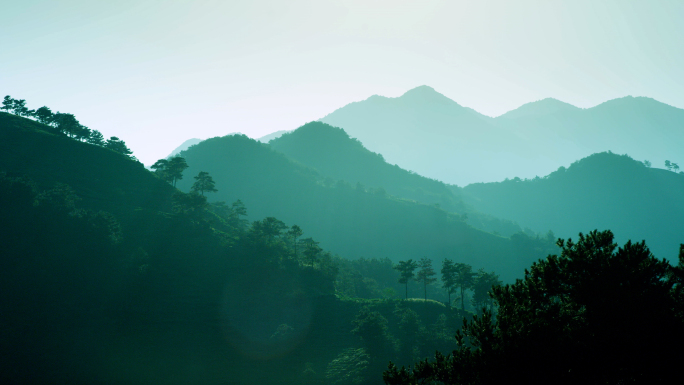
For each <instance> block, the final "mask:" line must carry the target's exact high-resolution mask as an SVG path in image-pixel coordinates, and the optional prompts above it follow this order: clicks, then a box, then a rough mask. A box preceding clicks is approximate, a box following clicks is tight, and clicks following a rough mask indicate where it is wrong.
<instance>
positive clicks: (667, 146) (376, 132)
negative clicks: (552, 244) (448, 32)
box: [321, 86, 684, 186]
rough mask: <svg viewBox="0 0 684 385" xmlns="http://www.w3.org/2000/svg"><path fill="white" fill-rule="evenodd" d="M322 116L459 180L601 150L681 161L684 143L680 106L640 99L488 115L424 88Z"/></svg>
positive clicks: (533, 106) (380, 149)
mask: <svg viewBox="0 0 684 385" xmlns="http://www.w3.org/2000/svg"><path fill="white" fill-rule="evenodd" d="M321 121H322V122H325V123H328V124H331V125H333V126H337V127H341V128H343V129H344V130H345V131H346V132H347V133H348V134H349V135H350V136H352V137H355V138H357V139H358V140H359V141H361V143H363V144H364V146H366V147H367V148H368V149H369V150H371V151H374V152H377V153H380V154H382V155H383V156H384V157H385V159H386V160H387V161H388V162H390V163H393V164H394V163H395V164H398V165H399V166H401V167H402V168H405V169H408V170H412V171H415V172H417V173H418V174H421V175H425V176H427V177H430V178H434V179H438V180H441V181H444V182H446V183H451V184H458V185H461V186H463V185H466V184H469V183H477V182H493V181H500V180H504V179H505V178H513V177H515V176H518V177H521V178H534V177H535V176H538V175H539V176H541V175H547V174H549V173H551V172H553V171H554V170H556V169H557V168H558V167H560V166H562V165H567V164H570V163H571V162H573V161H575V160H577V159H581V158H583V157H586V156H589V155H591V154H593V153H597V152H603V151H612V152H614V153H620V154H629V155H630V156H632V157H634V158H635V159H640V160H649V161H651V162H652V163H653V165H655V166H656V167H662V165H663V164H664V161H665V160H670V161H673V162H678V161H679V162H682V161H681V160H679V159H677V158H678V157H681V155H680V154H681V148H680V147H681V146H680V145H679V144H681V143H684V110H681V109H678V108H675V107H672V106H669V105H666V104H663V103H660V102H658V101H655V100H653V99H649V98H643V97H638V98H634V97H624V98H620V99H615V100H611V101H607V102H605V103H602V104H600V105H598V106H595V107H592V108H587V109H581V108H577V107H574V106H572V105H570V104H567V103H564V102H561V101H558V100H555V99H551V98H548V99H544V100H540V101H537V102H533V103H528V104H525V105H523V106H521V107H520V108H518V109H516V110H513V111H510V112H508V113H506V114H503V115H501V116H499V117H496V118H490V117H486V116H484V115H481V114H478V113H477V112H475V111H473V110H472V109H469V108H465V107H462V106H460V105H459V104H457V103H456V102H454V101H452V100H450V99H448V98H447V97H445V96H444V95H441V94H439V93H438V92H436V91H435V90H433V89H432V88H430V87H427V86H421V87H418V88H415V89H412V90H410V91H408V92H406V93H405V94H404V95H402V96H400V97H397V98H386V97H382V96H377V95H374V96H371V97H370V98H368V99H366V100H364V101H361V102H355V103H350V104H349V105H347V106H344V107H342V108H340V109H338V110H336V111H334V112H332V113H330V114H328V115H327V116H325V117H324V118H322V119H321Z"/></svg>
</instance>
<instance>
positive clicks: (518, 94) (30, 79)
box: [0, 0, 684, 164]
mask: <svg viewBox="0 0 684 385" xmlns="http://www.w3.org/2000/svg"><path fill="white" fill-rule="evenodd" d="M682 25H684V1H657V0H655V1H654V0H650V1H630V0H616V1H610V0H609V1H596V0H594V1H582V0H572V1H553V0H543V1H531V0H526V1H511V0H497V1H494V0H492V1H482V0H480V1H453V0H451V1H447V0H421V1H407V0H347V1H322V0H295V1H280V0H279V1H273V0H263V1H262V0H259V1H172V0H164V1H128V0H117V1H94V0H70V1H67V0H64V1H59V0H52V1H46V0H43V1H41V0H21V1H8V0H1V2H0V36H2V38H0V94H2V95H0V97H2V96H4V95H7V94H9V95H11V96H13V97H15V98H20V99H26V100H27V104H28V106H29V107H30V108H37V107H40V106H43V105H47V106H48V107H51V108H52V109H53V110H59V111H61V112H70V113H73V114H75V115H76V117H77V118H78V119H79V120H80V121H81V123H83V124H85V125H87V126H88V127H90V128H93V129H98V130H100V131H102V132H103V134H104V135H105V136H112V135H114V136H119V137H120V138H122V139H123V140H125V141H126V143H127V144H128V145H129V147H130V148H131V149H132V150H133V151H134V153H135V155H136V156H137V157H138V158H139V159H140V160H141V161H143V163H145V164H150V163H152V162H154V161H155V160H156V159H158V158H160V157H163V156H165V155H167V154H168V153H169V152H170V151H171V150H172V149H173V148H174V147H176V146H177V145H179V144H180V143H182V142H183V141H184V140H186V139H189V138H192V137H199V138H208V137H212V136H217V135H225V134H227V133H230V132H235V131H240V132H243V133H245V134H247V135H249V136H252V137H259V136H262V135H265V134H268V133H270V132H273V131H277V130H282V129H293V128H296V127H298V126H299V125H301V124H303V123H305V122H308V121H311V120H315V119H318V118H321V117H322V116H324V115H325V114H327V113H329V112H331V111H333V110H334V109H336V108H338V107H341V106H343V105H345V104H347V103H349V102H352V101H358V100H362V99H365V98H367V97H368V96H370V95H373V94H380V95H385V96H399V95H401V94H402V93H403V92H405V91H406V90H408V89H410V88H413V87H416V86H419V85H422V84H426V85H429V86H431V87H433V88H435V89H436V90H437V91H439V92H441V93H443V94H444V95H446V96H447V97H449V98H451V99H453V100H455V101H456V102H458V103H459V104H461V105H464V106H468V107H472V108H474V109H475V110H477V111H479V112H481V113H484V114H487V115H491V116H496V115H499V114H502V113H504V112H506V111H508V110H511V109H514V108H516V107H518V106H520V105H522V104H524V103H527V102H530V101H534V100H538V99H542V98H545V97H554V98H557V99H560V100H563V101H565V102H568V103H571V104H574V105H576V106H579V107H590V106H593V105H596V104H598V103H601V102H603V101H605V100H608V99H613V98H616V97H622V96H625V95H633V96H649V97H652V98H655V99H657V100H659V101H661V102H664V103H667V104H670V105H673V106H676V107H679V108H684V92H682V91H683V87H682V86H683V85H684V45H683V40H684V33H683V32H684V31H683V27H682Z"/></svg>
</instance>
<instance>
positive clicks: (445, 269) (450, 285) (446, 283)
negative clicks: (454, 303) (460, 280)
mask: <svg viewBox="0 0 684 385" xmlns="http://www.w3.org/2000/svg"><path fill="white" fill-rule="evenodd" d="M441 272H442V287H443V288H445V289H446V291H447V297H448V299H449V302H448V304H449V305H448V306H451V294H453V293H455V292H456V288H457V287H458V285H457V282H456V265H455V264H454V261H452V260H450V259H444V261H443V262H442V270H441Z"/></svg>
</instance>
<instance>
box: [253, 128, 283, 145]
mask: <svg viewBox="0 0 684 385" xmlns="http://www.w3.org/2000/svg"><path fill="white" fill-rule="evenodd" d="M287 132H290V131H289V130H280V131H276V132H272V133H270V134H268V135H264V136H262V137H261V138H259V139H257V140H258V141H260V142H261V143H268V142H269V141H271V140H273V139H276V138H279V137H280V136H281V135H283V134H285V133H287Z"/></svg>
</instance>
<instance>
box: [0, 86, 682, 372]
mask: <svg viewBox="0 0 684 385" xmlns="http://www.w3.org/2000/svg"><path fill="white" fill-rule="evenodd" d="M0 110H1V111H0V203H1V204H0V223H1V227H0V228H1V229H2V231H0V245H1V246H0V257H1V259H0V261H1V262H2V269H0V274H2V277H1V278H0V285H1V286H0V288H1V291H2V297H1V298H2V299H1V300H0V301H1V302H0V314H1V316H0V341H2V359H1V360H0V382H2V383H3V384H24V383H37V384H43V383H64V384H320V385H323V384H330V385H360V384H363V385H365V384H383V383H384V384H387V385H404V384H494V383H513V384H579V383H582V384H626V383H630V384H631V383H639V384H642V383H643V384H652V383H673V382H674V383H676V381H677V379H679V381H681V373H680V372H681V369H680V365H681V359H682V355H681V353H680V346H681V345H682V344H683V343H684V286H683V285H684V199H683V198H684V171H680V166H679V164H678V163H679V162H684V151H682V149H681V145H682V143H684V110H682V109H678V108H675V107H671V106H669V105H666V104H663V103H660V102H658V101H656V100H653V99H649V98H632V97H626V98H621V99H615V100H610V101H606V102H605V103H602V104H600V105H598V106H596V107H592V108H588V109H582V108H578V107H575V106H572V105H570V104H566V103H563V102H560V101H558V100H555V99H544V100H541V101H538V102H533V103H529V104H526V105H523V106H521V107H520V108H518V109H516V110H513V111H510V112H508V113H506V114H504V115H501V116H499V117H496V118H492V117H488V116H485V115H482V114H480V113H478V112H476V111H475V110H472V109H469V108H466V107H462V106H460V105H458V104H457V103H456V102H454V101H453V100H451V99H449V98H447V97H446V96H444V95H442V94H440V93H438V92H436V91H435V90H434V89H432V88H430V87H427V86H421V87H417V88H414V89H412V90H409V91H408V92H406V93H404V94H403V95H402V96H400V97H397V98H386V97H382V96H377V95H376V96H372V97H370V98H368V99H366V100H364V101H360V102H355V103H351V104H348V105H346V106H343V107H341V108H339V109H338V110H335V111H333V112H331V113H330V114H328V115H326V116H325V117H323V118H321V119H320V120H317V121H312V122H309V123H306V124H304V125H302V126H300V127H298V128H296V129H294V130H291V131H278V132H275V133H273V134H271V135H267V136H266V137H263V138H261V139H260V140H256V139H252V138H249V137H248V136H246V135H242V134H239V133H236V134H230V135H225V136H218V137H213V138H209V139H205V140H200V139H190V140H188V141H187V142H186V143H184V144H183V145H181V146H180V147H179V148H176V149H174V148H169V149H168V153H169V154H170V155H169V156H168V157H166V158H163V159H159V160H157V161H156V162H155V163H153V164H149V165H147V167H146V166H145V165H143V164H142V163H141V162H140V161H138V159H137V158H136V157H135V150H136V149H135V148H129V147H128V146H127V145H126V142H125V140H126V138H119V137H115V136H112V137H110V138H109V139H106V138H105V136H104V135H103V133H101V132H100V131H98V130H97V129H96V128H88V127H86V126H84V125H83V124H81V123H80V122H79V120H78V117H76V116H75V115H73V114H70V113H61V112H56V111H54V112H53V111H52V109H51V108H49V107H47V106H44V107H40V108H36V109H35V110H31V109H29V107H28V106H27V102H26V101H25V100H23V99H16V98H14V97H12V96H9V95H8V96H6V97H5V98H4V100H3V102H2V107H0Z"/></svg>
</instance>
